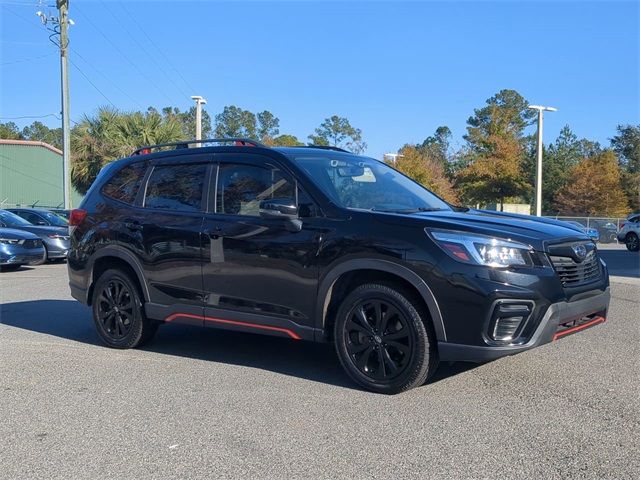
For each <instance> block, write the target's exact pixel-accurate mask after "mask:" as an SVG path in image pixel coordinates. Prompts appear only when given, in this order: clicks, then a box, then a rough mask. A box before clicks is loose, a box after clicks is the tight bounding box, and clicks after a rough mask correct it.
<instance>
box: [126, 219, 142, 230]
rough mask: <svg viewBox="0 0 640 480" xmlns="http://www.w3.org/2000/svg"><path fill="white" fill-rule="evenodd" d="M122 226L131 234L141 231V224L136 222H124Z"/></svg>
mask: <svg viewBox="0 0 640 480" xmlns="http://www.w3.org/2000/svg"><path fill="white" fill-rule="evenodd" d="M124 226H125V228H127V229H128V230H131V231H132V232H139V231H140V230H142V224H141V223H140V222H139V221H137V220H130V221H126V222H124Z"/></svg>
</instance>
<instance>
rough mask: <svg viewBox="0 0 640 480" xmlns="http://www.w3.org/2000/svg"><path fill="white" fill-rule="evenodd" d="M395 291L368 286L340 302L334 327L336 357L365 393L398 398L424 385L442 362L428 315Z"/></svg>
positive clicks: (393, 287)
mask: <svg viewBox="0 0 640 480" xmlns="http://www.w3.org/2000/svg"><path fill="white" fill-rule="evenodd" d="M411 299H412V296H411V295H410V294H408V293H406V292H404V291H403V290H402V289H398V288H396V287H395V286H388V285H384V284H365V285H361V286H359V287H357V288H356V289H355V290H353V292H351V293H350V294H349V295H348V296H347V297H346V298H345V299H344V301H343V302H342V305H341V306H340V308H339V310H338V315H337V318H336V324H335V342H336V350H337V352H338V357H339V359H340V362H341V363H342V366H343V367H344V369H345V371H346V372H347V374H349V376H350V377H351V378H352V379H353V380H354V381H355V382H357V383H358V384H360V385H361V386H363V387H364V388H366V389H368V390H371V391H374V392H379V393H389V394H392V393H399V392H403V391H405V390H409V389H410V388H413V387H417V386H419V385H422V384H423V383H424V382H425V381H426V380H427V378H428V377H429V375H430V374H432V373H433V372H434V371H435V369H436V368H437V364H438V359H437V352H436V349H435V345H434V336H433V334H432V333H431V328H430V325H429V324H425V321H424V320H427V321H428V316H427V313H426V312H425V311H423V310H424V309H423V308H422V307H421V306H420V305H419V304H417V302H412V301H411Z"/></svg>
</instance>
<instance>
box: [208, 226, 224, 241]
mask: <svg viewBox="0 0 640 480" xmlns="http://www.w3.org/2000/svg"><path fill="white" fill-rule="evenodd" d="M204 234H205V235H208V236H209V238H211V239H212V240H217V239H218V238H220V237H222V236H224V235H223V234H222V227H214V228H210V229H207V230H205V231H204Z"/></svg>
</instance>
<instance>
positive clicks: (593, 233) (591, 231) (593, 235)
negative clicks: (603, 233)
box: [565, 220, 600, 242]
mask: <svg viewBox="0 0 640 480" xmlns="http://www.w3.org/2000/svg"><path fill="white" fill-rule="evenodd" d="M565 223H568V224H569V225H573V226H574V227H575V228H577V229H578V230H580V231H581V232H583V233H586V234H587V235H588V236H589V238H590V239H592V240H593V241H594V242H599V241H600V232H598V230H597V229H595V228H593V227H585V226H584V225H582V224H581V223H580V222H576V221H573V220H565Z"/></svg>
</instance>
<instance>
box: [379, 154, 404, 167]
mask: <svg viewBox="0 0 640 480" xmlns="http://www.w3.org/2000/svg"><path fill="white" fill-rule="evenodd" d="M384 156H385V157H391V161H392V162H393V164H394V165H395V164H396V162H397V161H398V157H404V155H401V154H399V153H385V154H384Z"/></svg>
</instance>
